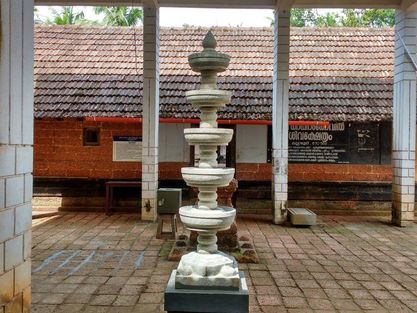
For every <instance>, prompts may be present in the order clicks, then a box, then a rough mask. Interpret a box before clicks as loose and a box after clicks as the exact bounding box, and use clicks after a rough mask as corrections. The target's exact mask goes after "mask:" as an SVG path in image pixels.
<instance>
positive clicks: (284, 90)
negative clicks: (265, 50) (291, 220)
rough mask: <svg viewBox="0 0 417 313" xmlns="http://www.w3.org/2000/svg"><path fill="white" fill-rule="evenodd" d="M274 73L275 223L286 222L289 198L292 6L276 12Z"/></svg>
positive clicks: (273, 177) (273, 163) (273, 170)
mask: <svg viewBox="0 0 417 313" xmlns="http://www.w3.org/2000/svg"><path fill="white" fill-rule="evenodd" d="M274 17H275V23H274V76H273V87H272V88H273V91H272V92H273V97H272V148H273V155H272V156H273V158H272V174H273V175H272V191H273V192H272V199H273V214H274V223H275V224H280V223H283V222H284V221H285V219H286V214H287V200H288V92H289V57H290V8H288V9H277V10H276V11H275V13H274Z"/></svg>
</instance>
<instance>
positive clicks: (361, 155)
mask: <svg viewBox="0 0 417 313" xmlns="http://www.w3.org/2000/svg"><path fill="white" fill-rule="evenodd" d="M288 145H289V155H288V157H289V162H291V163H334V164H349V163H352V164H353V163H359V164H360V163H367V164H379V162H380V151H379V150H380V147H379V125H378V124H377V123H347V122H332V123H330V124H329V127H327V128H322V127H319V126H309V125H291V126H289V131H288Z"/></svg>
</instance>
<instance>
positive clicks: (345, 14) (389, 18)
mask: <svg viewBox="0 0 417 313" xmlns="http://www.w3.org/2000/svg"><path fill="white" fill-rule="evenodd" d="M268 19H269V20H270V21H271V26H272V25H274V19H273V18H268ZM290 23H291V26H295V27H308V26H314V27H337V26H345V27H392V26H394V24H395V10H393V9H345V10H343V11H342V13H341V14H337V13H335V12H326V13H325V14H321V13H319V12H318V11H317V10H313V9H299V8H294V9H291V21H290Z"/></svg>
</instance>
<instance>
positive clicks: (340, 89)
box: [35, 26, 394, 121]
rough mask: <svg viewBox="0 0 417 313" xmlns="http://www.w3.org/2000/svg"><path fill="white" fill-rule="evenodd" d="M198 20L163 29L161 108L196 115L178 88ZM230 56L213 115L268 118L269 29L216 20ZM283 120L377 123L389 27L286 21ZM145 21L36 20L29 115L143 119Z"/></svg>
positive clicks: (195, 46)
mask: <svg viewBox="0 0 417 313" xmlns="http://www.w3.org/2000/svg"><path fill="white" fill-rule="evenodd" d="M206 32H207V29H204V28H195V27H190V28H162V29H161V32H160V33H161V57H160V62H161V71H160V73H161V77H160V116H161V117H170V118H181V119H182V118H197V117H198V113H197V111H196V110H195V109H194V108H192V107H191V105H189V104H187V103H186V99H185V96H184V93H185V91H186V90H191V89H195V88H196V87H197V83H198V76H197V74H196V73H194V72H192V71H191V70H190V68H189V66H188V63H187V56H188V55H189V54H190V53H192V52H196V51H200V50H201V40H202V38H203V36H204V34H205V33H206ZM213 33H214V35H215V36H216V39H217V41H218V50H219V51H221V52H224V53H228V54H230V55H231V64H230V66H229V69H228V70H227V71H226V72H224V73H222V74H221V75H220V77H219V88H221V89H227V90H231V91H232V92H233V98H232V101H231V104H228V105H227V106H226V107H225V108H223V109H222V110H221V111H220V114H219V118H220V119H249V120H253V119H260V120H269V119H271V112H272V67H273V31H272V29H271V28H224V27H222V28H214V29H213ZM290 51H291V54H290V57H291V60H290V77H291V78H290V94H289V98H290V119H291V120H329V121H336V120H337V121H381V120H388V119H390V118H391V111H392V110H391V105H392V74H393V62H394V59H393V57H394V55H393V51H394V32H393V30H392V29H363V28H292V29H291V47H290ZM141 103H142V29H141V28H135V29H133V28H126V27H106V28H104V27H91V26H88V27H86V26H36V27H35V117H36V118H45V117H48V118H79V117H86V116H96V117H97V116H107V117H112V116H123V117H140V116H141V112H142V108H141Z"/></svg>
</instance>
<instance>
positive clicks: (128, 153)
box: [113, 136, 142, 162]
mask: <svg viewBox="0 0 417 313" xmlns="http://www.w3.org/2000/svg"><path fill="white" fill-rule="evenodd" d="M141 161H142V137H140V136H113V162H141Z"/></svg>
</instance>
